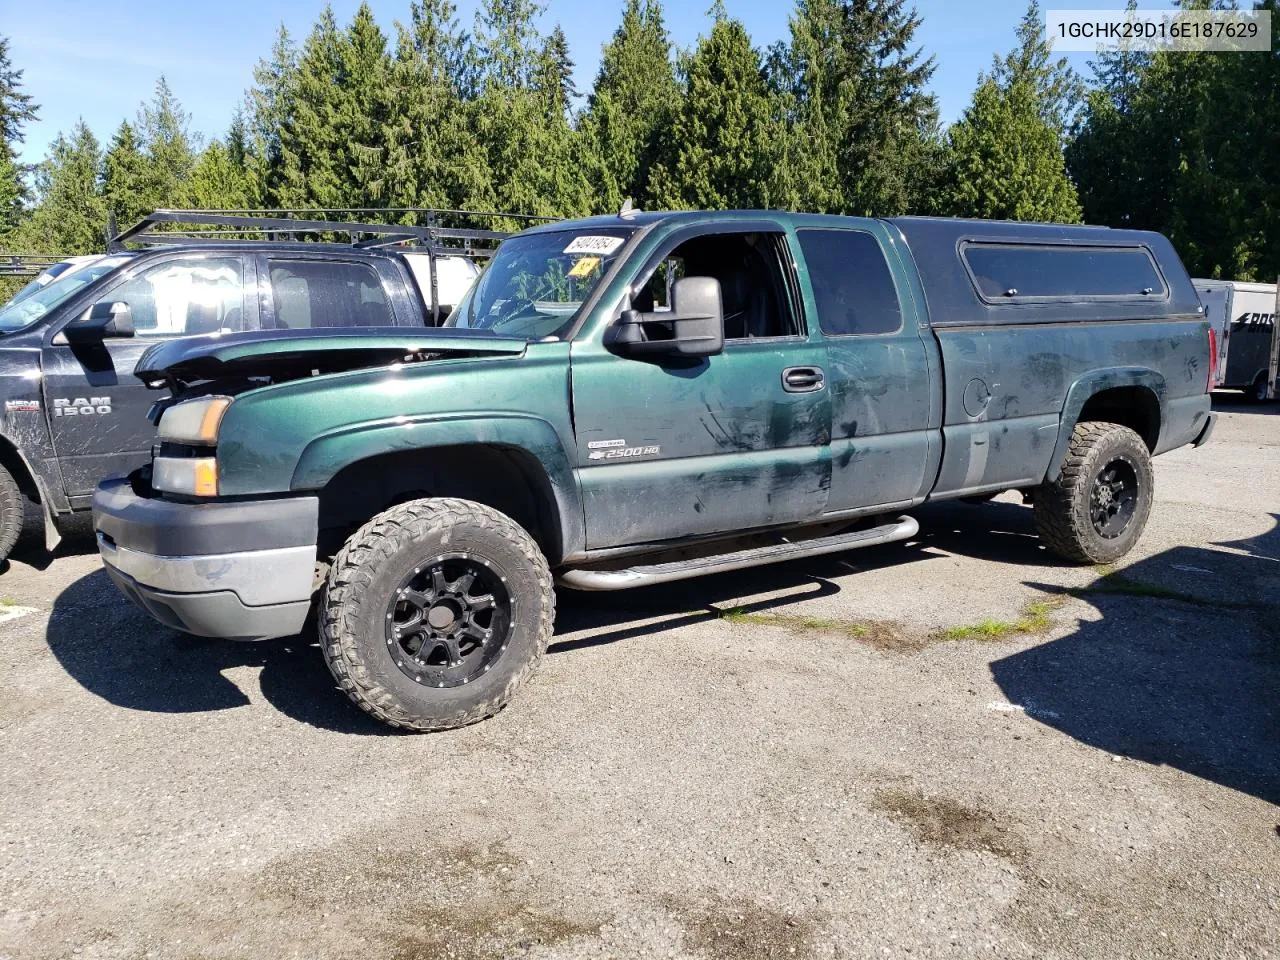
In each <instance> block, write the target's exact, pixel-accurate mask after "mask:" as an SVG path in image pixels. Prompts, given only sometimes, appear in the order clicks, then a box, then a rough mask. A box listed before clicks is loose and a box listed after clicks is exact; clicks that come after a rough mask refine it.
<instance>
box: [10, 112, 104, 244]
mask: <svg viewBox="0 0 1280 960" xmlns="http://www.w3.org/2000/svg"><path fill="white" fill-rule="evenodd" d="M101 164H102V151H101V148H100V147H99V145H98V140H97V138H96V137H95V136H94V135H93V131H91V130H90V129H89V128H88V126H87V125H86V124H85V122H84V121H83V120H81V121H79V122H78V123H77V124H76V125H75V127H74V128H73V129H72V131H71V136H70V138H69V139H68V138H67V137H64V136H62V135H61V134H59V135H58V138H57V139H56V140H54V142H53V144H52V145H51V146H50V148H49V155H48V156H47V157H46V158H45V160H44V161H43V162H42V163H41V164H40V165H39V166H38V167H37V168H36V190H37V194H38V196H39V200H40V202H39V206H37V207H36V209H35V211H34V212H33V213H32V215H31V217H30V219H29V220H27V221H26V222H24V223H23V224H22V225H21V226H20V227H19V229H18V231H17V233H16V234H15V239H16V241H17V243H18V244H20V245H21V246H23V247H26V248H28V249H31V250H34V251H48V252H51V253H61V254H79V253H95V252H99V251H101V250H102V248H103V244H104V242H105V236H104V233H105V229H106V222H107V208H106V201H105V200H104V198H103V196H102V192H101V189H100V185H99V182H98V171H99V168H100V167H101Z"/></svg>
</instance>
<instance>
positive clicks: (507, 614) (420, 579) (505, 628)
mask: <svg viewBox="0 0 1280 960" xmlns="http://www.w3.org/2000/svg"><path fill="white" fill-rule="evenodd" d="M514 604H515V598H514V597H512V596H511V594H510V593H509V592H508V590H507V585H506V581H505V580H504V579H503V577H502V575H501V574H499V573H498V571H497V570H495V569H494V567H493V566H492V565H491V564H490V563H489V561H487V560H486V559H484V558H483V557H480V556H477V555H475V554H468V553H447V554H442V555H440V556H437V557H433V558H432V559H430V560H428V561H427V562H426V563H424V564H422V565H421V566H419V567H417V568H415V569H414V571H413V572H412V573H410V574H409V575H408V576H406V577H405V578H404V580H403V581H401V583H400V586H399V587H398V588H397V589H396V591H395V593H393V594H392V597H391V600H390V602H389V603H388V605H387V615H386V641H387V647H388V649H389V650H390V652H391V655H392V658H393V659H394V660H395V662H396V666H398V667H399V668H400V671H401V672H402V673H404V675H405V676H407V677H408V678H409V679H411V680H413V681H414V682H415V683H420V684H423V685H424V686H431V687H457V686H461V685H462V684H464V683H470V682H472V681H473V680H475V679H477V678H478V677H480V676H482V675H484V674H485V673H487V672H488V671H489V670H490V669H491V668H492V667H493V665H494V664H495V663H496V662H497V660H498V658H499V657H501V656H502V654H503V652H504V651H505V650H506V649H507V644H508V643H509V641H510V636H509V635H510V632H511V622H512V607H513V605H514Z"/></svg>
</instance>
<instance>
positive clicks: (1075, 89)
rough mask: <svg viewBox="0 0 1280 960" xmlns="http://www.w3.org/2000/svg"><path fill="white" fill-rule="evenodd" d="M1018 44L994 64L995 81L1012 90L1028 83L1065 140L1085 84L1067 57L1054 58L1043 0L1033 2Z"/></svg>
mask: <svg viewBox="0 0 1280 960" xmlns="http://www.w3.org/2000/svg"><path fill="white" fill-rule="evenodd" d="M1017 36H1018V45H1017V46H1016V47H1014V49H1013V50H1012V51H1010V52H1009V53H1008V54H1006V55H1005V56H1004V57H996V58H995V60H994V62H993V64H992V73H991V76H992V78H993V79H994V80H995V81H996V83H997V84H998V85H999V86H1001V87H1002V88H1004V89H1006V90H1008V89H1010V88H1012V87H1013V86H1014V85H1015V84H1018V83H1028V84H1030V85H1031V87H1032V88H1033V90H1034V93H1035V98H1036V101H1037V103H1038V105H1039V109H1040V116H1041V118H1042V119H1043V120H1044V122H1045V123H1046V124H1048V125H1049V127H1050V128H1051V129H1052V130H1054V131H1055V132H1056V133H1057V134H1058V137H1059V139H1060V140H1065V138H1066V136H1067V133H1068V131H1069V130H1070V129H1071V127H1072V125H1073V121H1074V120H1075V117H1076V114H1077V113H1078V111H1079V110H1080V107H1081V104H1082V102H1083V100H1084V94H1085V88H1084V82H1083V81H1082V80H1081V79H1080V76H1079V74H1077V73H1076V72H1075V70H1073V69H1072V67H1071V63H1070V61H1068V60H1067V58H1066V57H1058V58H1057V59H1056V60H1055V59H1054V58H1053V48H1052V47H1051V46H1050V45H1049V39H1048V37H1047V36H1046V35H1045V27H1044V14H1043V13H1041V11H1040V3H1039V0H1030V2H1029V3H1028V5H1027V12H1026V13H1025V14H1023V15H1022V22H1021V23H1019V24H1018V29H1017Z"/></svg>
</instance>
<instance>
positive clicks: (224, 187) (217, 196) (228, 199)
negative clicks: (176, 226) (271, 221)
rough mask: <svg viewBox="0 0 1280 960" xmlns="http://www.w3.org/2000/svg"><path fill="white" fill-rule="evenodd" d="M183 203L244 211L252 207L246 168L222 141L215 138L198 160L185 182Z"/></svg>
mask: <svg viewBox="0 0 1280 960" xmlns="http://www.w3.org/2000/svg"><path fill="white" fill-rule="evenodd" d="M184 206H189V207H193V208H195V209H197V210H243V209H245V208H247V207H250V206H252V203H251V202H250V185H249V179H248V177H247V175H246V173H245V170H244V168H243V167H242V166H240V165H239V164H237V163H236V161H235V159H234V158H233V156H232V152H231V150H230V149H229V148H228V147H227V146H225V145H223V144H222V143H221V142H219V141H217V140H214V141H212V142H211V143H210V144H209V145H208V146H207V147H205V148H204V150H203V151H202V152H201V153H200V156H199V157H198V158H197V159H196V162H195V166H194V167H192V170H191V177H190V179H189V180H188V181H187V183H186V189H185V197H184Z"/></svg>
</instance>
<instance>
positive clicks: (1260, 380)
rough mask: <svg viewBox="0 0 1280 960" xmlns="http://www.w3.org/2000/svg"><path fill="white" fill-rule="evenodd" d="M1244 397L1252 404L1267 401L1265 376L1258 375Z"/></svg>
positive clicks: (1262, 374) (1263, 374)
mask: <svg viewBox="0 0 1280 960" xmlns="http://www.w3.org/2000/svg"><path fill="white" fill-rule="evenodd" d="M1244 395H1245V396H1246V397H1248V398H1249V400H1251V401H1252V402H1253V403H1263V402H1264V401H1265V400H1266V399H1267V375H1266V374H1265V373H1260V374H1258V376H1257V377H1256V378H1255V379H1254V381H1253V383H1252V384H1250V386H1249V389H1247V390H1246V391H1245V392H1244Z"/></svg>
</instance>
